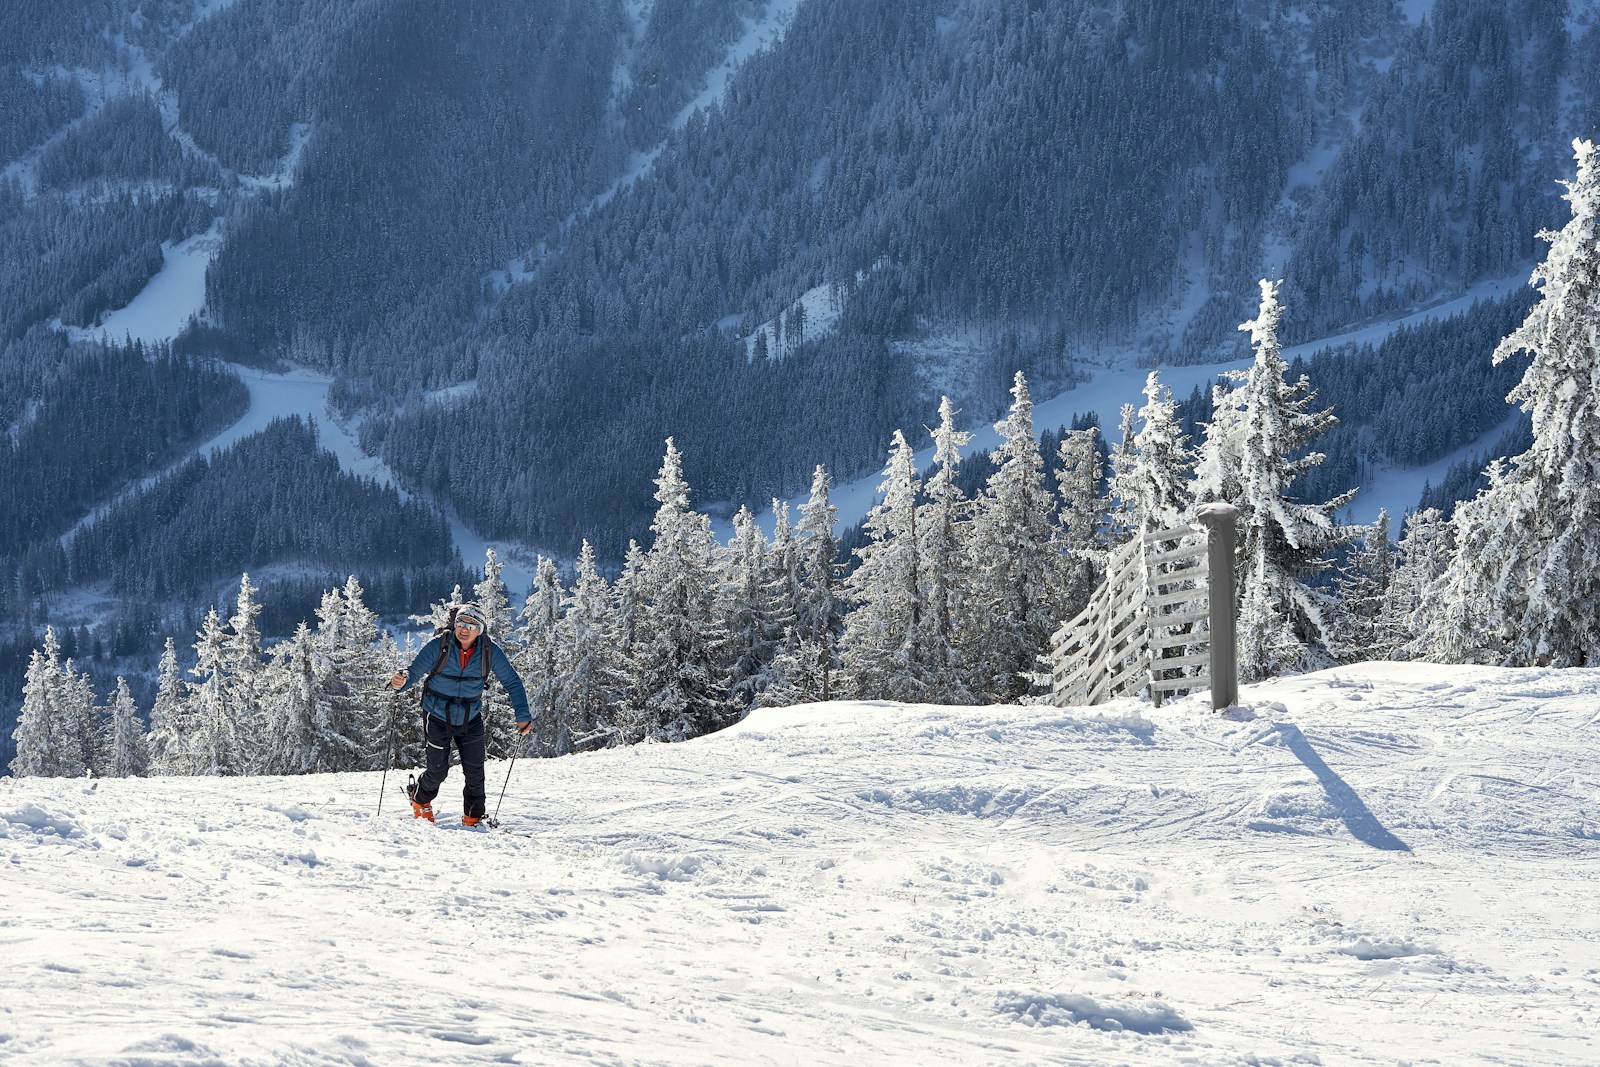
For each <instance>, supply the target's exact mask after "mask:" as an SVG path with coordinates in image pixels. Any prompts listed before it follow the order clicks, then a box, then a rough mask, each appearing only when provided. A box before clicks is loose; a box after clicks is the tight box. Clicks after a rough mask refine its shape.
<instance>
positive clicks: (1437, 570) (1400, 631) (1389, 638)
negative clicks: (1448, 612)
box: [1374, 508, 1455, 659]
mask: <svg viewBox="0 0 1600 1067" xmlns="http://www.w3.org/2000/svg"><path fill="white" fill-rule="evenodd" d="M1395 554H1396V556H1397V557H1398V560H1397V563H1396V565H1395V568H1394V574H1393V575H1392V576H1391V577H1390V579H1389V584H1388V587H1387V588H1386V589H1385V590H1384V597H1383V605H1382V607H1381V609H1380V610H1379V612H1378V618H1377V620H1376V624H1375V630H1376V634H1375V636H1374V643H1375V644H1376V646H1377V647H1378V648H1379V649H1381V651H1382V654H1383V655H1384V656H1385V657H1387V658H1389V659H1412V658H1414V657H1415V656H1417V655H1419V654H1420V653H1421V652H1422V651H1423V649H1422V648H1421V647H1419V641H1420V639H1421V637H1422V635H1423V632H1424V630H1425V629H1426V626H1427V622H1428V620H1429V619H1430V618H1432V617H1433V610H1432V609H1433V607H1434V605H1432V604H1430V603H1429V601H1428V596H1429V590H1430V589H1431V588H1432V587H1433V585H1434V584H1435V583H1436V582H1438V580H1439V579H1440V577H1441V576H1442V575H1443V574H1444V572H1445V570H1446V568H1447V567H1449V565H1450V560H1451V558H1452V557H1453V556H1454V554H1455V542H1454V536H1453V530H1452V527H1451V524H1450V521H1449V520H1448V519H1446V518H1445V517H1444V514H1443V513H1442V512H1440V511H1439V509H1438V508H1424V509H1423V510H1421V511H1417V512H1413V513H1412V514H1410V515H1408V516H1407V517H1406V523H1405V531H1404V533H1403V534H1402V535H1401V538H1400V543H1399V544H1398V545H1397V546H1396V549H1395Z"/></svg>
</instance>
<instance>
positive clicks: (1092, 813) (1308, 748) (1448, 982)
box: [0, 663, 1600, 1067]
mask: <svg viewBox="0 0 1600 1067" xmlns="http://www.w3.org/2000/svg"><path fill="white" fill-rule="evenodd" d="M1243 699H1244V701H1245V702H1246V703H1247V704H1248V705H1250V707H1249V708H1248V709H1239V710H1235V711H1233V712H1230V713H1228V714H1226V715H1218V714H1214V713H1212V712H1211V711H1210V709H1209V705H1208V704H1207V703H1206V702H1205V700H1204V699H1203V698H1200V697H1193V698H1186V699H1184V700H1181V701H1178V702H1176V703H1173V704H1169V705H1168V706H1167V707H1165V708H1161V709H1152V708H1151V707H1149V706H1148V705H1144V704H1140V703H1138V702H1134V701H1124V702H1119V703H1115V704H1111V705H1106V706H1103V707H1099V708H1093V709H1085V708H1073V709H1055V708H1037V707H980V708H956V707H930V706H917V705H912V706H906V705H900V704H893V703H833V704H825V705H812V706H806V707H801V708H794V709H787V710H769V711H759V712H756V713H755V714H754V715H752V716H751V717H750V718H749V719H748V720H747V721H745V722H744V723H742V724H740V725H738V726H736V727H734V728H732V729H730V730H727V731H725V732H723V733H721V734H717V735H714V736H710V737H706V738H702V739H700V740H697V741H693V742H690V743H687V744H678V745H647V746H641V747H637V748H632V749H626V750H619V751H607V752H600V753H592V754H586V755H581V756H574V757H568V758H565V759H559V760H551V761H543V762H540V761H530V760H523V761H519V762H518V763H517V764H516V766H515V768H514V770H513V773H512V774H511V777H510V783H509V786H508V787H507V788H506V793H505V801H504V807H503V809H502V812H501V814H502V817H503V819H504V830H505V831H508V832H478V831H470V830H462V829H459V828H455V827H449V826H446V825H439V826H434V825H430V824H426V823H419V822H416V821H414V820H412V819H411V818H410V815H409V812H408V811H406V810H404V809H405V804H404V802H403V800H402V799H401V793H400V785H401V782H402V781H403V780H404V778H405V772H403V771H401V772H392V773H390V774H389V775H388V778H387V786H388V792H387V796H386V798H385V801H384V804H383V813H382V815H381V816H378V815H377V814H375V808H376V807H377V804H378V799H379V798H378V794H379V785H380V776H379V775H377V774H352V775H324V776H312V777H304V778H271V779H253V780H252V779H160V780H151V781H143V780H108V781H102V782H98V783H96V782H93V781H81V780H72V781H63V780H43V779H22V780H15V779H4V780H0V862H3V863H4V870H5V872H6V873H5V877H4V880H3V882H0V885H3V887H4V888H3V890H0V893H3V896H0V900H3V902H4V907H3V908H0V943H3V944H4V946H5V947H4V955H5V960H6V970H7V975H6V987H7V989H8V990H9V991H10V992H9V994H8V995H7V996H5V997H4V998H3V999H0V1060H4V1061H5V1062H6V1063H7V1064H8V1065H11V1067H26V1065H44V1064H50V1065H57V1064H111V1063H116V1064H155V1063H160V1064H201V1063H227V1064H278V1063H296V1064H383V1063H429V1062H433V1063H450V1064H478V1063H485V1064H487V1063H526V1064H569V1063H570V1064H593V1063H608V1064H609V1063H628V1064H672V1065H679V1064H740V1065H746V1064H751V1063H823V1064H861V1063H907V1064H913V1063H915V1064H924V1063H937V1064H1002V1063H1003V1064H1035V1063H1037V1064H1046V1063H1048V1064H1108V1063H1117V1064H1122V1063H1127V1064H1170V1063H1189V1064H1237V1063H1279V1064H1289V1063H1322V1064H1394V1063H1401V1062H1427V1063H1443V1064H1452V1065H1459V1064H1475V1063H1501V1064H1507V1063H1514V1064H1535V1063H1536V1064H1541V1065H1550V1064H1593V1063H1595V1062H1600V1045H1597V1044H1596V1040H1595V1035H1596V1034H1597V1033H1600V912H1597V911H1596V909H1595V907H1594V901H1595V899H1596V893H1597V891H1600V862H1596V861H1597V860H1600V743H1597V729H1600V727H1597V721H1600V670H1567V671H1554V670H1505V669H1498V668H1479V667H1437V666H1419V665H1413V664H1384V663H1379V664H1366V665H1360V666H1356V667H1350V668H1346V669H1340V670H1335V671H1326V672H1323V673H1320V674H1312V675H1307V676H1304V677H1301V678H1295V679H1290V680H1285V681H1279V682H1274V683H1270V684H1263V685H1258V686H1247V687H1245V690H1244V694H1243ZM458 774H459V772H458V771H457V772H453V776H452V779H451V781H450V782H448V783H447V785H446V790H445V792H444V793H443V794H442V799H441V801H440V802H439V807H441V808H443V809H444V810H445V811H447V812H449V811H450V810H451V809H452V808H453V807H454V797H455V796H456V795H457V794H456V789H457V788H458V787H459V782H460V779H459V777H457V776H456V775H458ZM506 777H507V767H506V765H505V764H503V763H500V764H491V765H490V775H489V787H490V801H491V805H493V803H494V800H495V796H496V794H498V793H499V790H500V788H501V785H502V783H503V782H504V781H505V780H506Z"/></svg>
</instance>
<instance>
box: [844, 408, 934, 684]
mask: <svg viewBox="0 0 1600 1067" xmlns="http://www.w3.org/2000/svg"><path fill="white" fill-rule="evenodd" d="M917 490H918V484H917V466H916V459H915V456H914V455H913V453H912V450H911V445H910V444H909V443H907V441H906V436H905V434H904V433H902V432H900V431H899V430H896V431H895V432H894V437H893V439H892V440H891V441H890V444H889V461H888V463H887V465H886V466H885V467H884V472H883V481H882V482H880V483H879V485H878V492H879V494H880V495H881V499H880V500H879V501H878V503H876V504H875V505H873V507H872V510H871V511H869V512H867V518H866V523H865V530H866V534H867V543H866V544H864V545H862V546H861V547H860V548H858V549H856V556H857V557H858V558H859V559H860V560H861V563H860V565H859V566H857V567H856V569H855V571H854V573H852V574H851V575H850V577H849V578H847V579H846V580H845V583H844V598H845V600H846V601H847V602H848V603H849V604H851V605H852V606H851V609H850V611H849V613H848V614H846V616H845V621H844V633H843V635H841V637H840V638H839V659H840V665H841V668H842V673H843V675H844V688H845V689H846V690H847V691H848V692H849V694H850V695H851V696H853V697H855V698H856V699H860V700H906V701H918V700H924V699H927V698H928V697H929V695H930V691H929V688H928V684H927V677H926V673H925V670H924V668H925V666H926V664H925V663H924V662H923V661H922V660H921V653H922V643H923V634H922V630H923V625H924V620H923V613H924V611H925V610H926V607H927V605H926V603H925V602H924V599H923V589H922V563H921V559H920V556H921V549H920V547H919V544H920V543H919V538H918V536H917Z"/></svg>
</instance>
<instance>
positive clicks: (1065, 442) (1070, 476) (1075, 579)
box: [1056, 426, 1109, 618]
mask: <svg viewBox="0 0 1600 1067" xmlns="http://www.w3.org/2000/svg"><path fill="white" fill-rule="evenodd" d="M1099 435H1100V430H1099V427H1096V426H1090V427H1087V428H1085V429H1082V430H1069V431H1067V434H1066V436H1065V437H1063V438H1062V439H1061V445H1060V448H1059V452H1058V454H1059V456H1060V460H1061V462H1060V465H1059V466H1058V467H1057V470H1056V492H1057V494H1058V495H1059V496H1060V498H1061V510H1060V512H1059V513H1058V516H1059V521H1060V525H1061V544H1062V550H1063V551H1064V553H1065V555H1066V563H1065V581H1064V587H1065V592H1064V594H1063V598H1062V599H1063V602H1064V607H1063V608H1062V614H1063V616H1065V617H1067V618H1071V617H1072V616H1074V615H1076V614H1077V613H1078V612H1079V611H1081V610H1083V606H1084V605H1085V604H1086V603H1087V602H1088V598H1089V596H1090V594H1092V593H1093V592H1094V588H1095V586H1096V585H1097V584H1099V580H1100V573H1101V571H1102V570H1103V569H1104V566H1105V555H1106V553H1105V542H1104V540H1103V538H1102V529H1101V526H1102V522H1103V520H1104V517H1105V516H1106V514H1107V512H1108V511H1109V502H1108V501H1107V500H1106V498H1105V497H1104V496H1103V495H1102V494H1101V492H1100V483H1101V481H1102V480H1103V479H1104V477H1105V471H1104V463H1103V462H1102V460H1101V458H1100V446H1099V443H1098V440H1097V439H1098V437H1099Z"/></svg>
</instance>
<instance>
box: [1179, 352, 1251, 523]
mask: <svg viewBox="0 0 1600 1067" xmlns="http://www.w3.org/2000/svg"><path fill="white" fill-rule="evenodd" d="M1222 377H1223V379H1224V380H1223V381H1221V382H1218V383H1217V384H1216V385H1214V386H1212V389H1211V421H1210V422H1208V423H1206V424H1205V430H1206V432H1205V437H1204V438H1203V439H1202V440H1201V442H1200V447H1199V449H1198V450H1197V451H1196V455H1195V465H1194V487H1193V489H1192V490H1191V495H1192V496H1193V498H1194V501H1195V503H1197V504H1206V503H1213V502H1217V501H1220V502H1222V503H1226V504H1235V505H1237V502H1238V501H1239V499H1240V498H1241V497H1242V496H1243V489H1242V487H1241V481H1242V477H1241V474H1240V469H1241V463H1242V459H1241V455H1242V449H1243V447H1244V438H1245V432H1244V420H1245V404H1246V402H1247V400H1248V398H1249V393H1248V392H1247V391H1246V389H1245V385H1246V383H1247V382H1248V381H1249V380H1250V374H1249V372H1248V371H1238V370H1233V371H1224V372H1223V374H1222Z"/></svg>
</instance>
